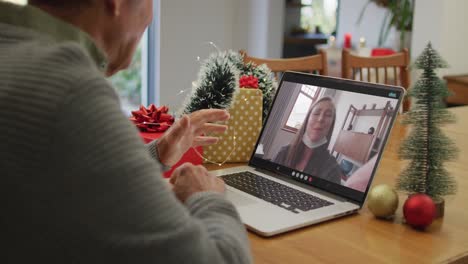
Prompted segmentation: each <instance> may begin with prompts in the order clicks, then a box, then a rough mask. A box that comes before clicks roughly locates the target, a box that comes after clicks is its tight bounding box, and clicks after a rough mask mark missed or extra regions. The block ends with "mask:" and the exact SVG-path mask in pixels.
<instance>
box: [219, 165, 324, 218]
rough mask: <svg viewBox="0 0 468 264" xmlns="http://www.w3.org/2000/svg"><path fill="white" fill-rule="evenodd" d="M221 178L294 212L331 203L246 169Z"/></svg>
mask: <svg viewBox="0 0 468 264" xmlns="http://www.w3.org/2000/svg"><path fill="white" fill-rule="evenodd" d="M221 178H223V180H224V182H225V183H226V184H227V185H229V186H232V187H234V188H236V189H238V190H241V191H243V192H246V193H248V194H250V195H253V196H255V197H257V198H260V199H262V200H264V201H267V202H269V203H272V204H274V205H277V206H279V207H281V208H284V209H286V210H288V211H291V212H294V213H296V214H297V213H299V211H298V210H297V209H299V210H301V211H303V212H307V211H310V210H313V209H317V208H321V207H325V206H329V205H332V204H333V203H331V202H329V201H326V200H324V199H321V198H318V197H316V196H313V195H311V194H308V193H305V192H301V191H299V190H296V189H293V188H291V187H288V186H286V185H283V184H280V183H277V182H275V181H272V180H269V179H267V178H264V177H261V176H259V175H256V174H254V173H251V172H248V171H245V172H239V173H234V174H228V175H225V176H222V177H221Z"/></svg>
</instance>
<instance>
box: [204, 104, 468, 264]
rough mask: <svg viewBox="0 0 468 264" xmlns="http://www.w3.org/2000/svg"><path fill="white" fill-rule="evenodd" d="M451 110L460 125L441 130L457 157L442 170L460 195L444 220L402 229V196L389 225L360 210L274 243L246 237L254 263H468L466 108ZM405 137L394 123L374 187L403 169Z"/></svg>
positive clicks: (451, 201) (448, 204) (448, 205)
mask: <svg viewBox="0 0 468 264" xmlns="http://www.w3.org/2000/svg"><path fill="white" fill-rule="evenodd" d="M450 111H451V112H453V113H454V114H455V115H456V116H457V119H458V122H457V123H456V124H451V125H447V126H445V127H444V131H445V133H446V135H447V136H449V137H450V138H452V139H453V140H454V141H455V142H456V144H457V146H458V148H459V149H460V155H459V159H458V161H456V162H451V163H446V168H447V169H448V171H449V172H450V173H451V175H453V176H454V177H455V178H456V180H457V183H458V192H457V194H456V195H455V196H453V197H447V198H446V207H445V217H444V218H443V219H439V220H436V221H435V222H434V223H433V224H432V225H431V226H430V227H429V228H428V229H427V230H426V231H425V232H421V231H417V230H415V229H413V228H411V227H409V226H407V225H405V224H403V223H402V222H403V219H402V209H401V208H402V204H403V203H404V201H405V198H406V197H405V196H404V195H403V194H402V195H400V205H399V208H398V211H397V215H396V217H395V219H394V220H393V221H384V220H378V219H376V218H374V217H373V216H372V214H371V213H370V212H369V211H368V209H367V206H366V205H364V207H363V209H362V210H361V212H360V213H359V214H356V215H353V216H349V217H345V218H341V219H336V220H333V221H329V222H325V223H322V224H319V225H315V226H310V227H306V228H303V229H300V230H297V231H293V232H290V233H286V234H284V235H280V236H276V237H272V238H262V237H260V236H257V235H256V234H254V233H251V232H249V239H250V242H251V247H252V252H253V255H254V259H255V263H269V264H275V263H278V264H284V263H286V264H293V263H434V262H435V263H451V262H454V263H468V210H467V209H468V191H467V190H468V106H467V107H456V108H451V110H450ZM406 134H407V129H406V128H405V127H403V126H402V125H400V124H399V122H398V121H397V124H396V126H395V128H394V130H393V132H392V134H391V138H390V140H389V144H388V145H387V148H386V150H385V152H384V156H383V159H382V162H381V164H380V166H379V169H378V171H377V175H376V178H375V180H374V183H373V185H376V184H381V183H386V184H391V185H392V186H394V185H395V179H396V178H397V177H398V173H399V172H400V171H401V170H402V169H403V168H404V165H405V164H406V162H403V161H400V160H399V159H398V157H397V151H398V149H399V146H400V143H401V139H402V138H403V137H404V136H405V135H406ZM227 166H233V165H227ZM208 167H210V166H208ZM211 168H214V166H211ZM218 168H219V167H218Z"/></svg>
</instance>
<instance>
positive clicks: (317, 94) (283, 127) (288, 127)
mask: <svg viewBox="0 0 468 264" xmlns="http://www.w3.org/2000/svg"><path fill="white" fill-rule="evenodd" d="M304 86H313V85H305V84H304V85H303V86H302V87H301V90H300V91H299V93H298V94H297V96H296V100H294V104H293V106H292V107H291V109H289V113H288V115H287V116H288V118H286V120H285V121H284V124H283V126H282V129H283V130H285V131H288V132H291V133H297V132H298V131H299V129H297V128H295V127H291V126H288V125H287V123H288V120H289V118H290V117H291V113H292V111H293V109H294V107H295V106H296V104H297V100H298V99H299V96H300V95H301V94H302V95H304V96H306V97H308V98H310V99H311V100H312V102H311V104H310V106H309V108H308V109H307V111H309V110H310V107H311V106H312V105H313V104H314V103H315V101H317V98H318V97H319V95H320V93H321V91H322V88H321V87H318V86H316V87H317V90H316V91H315V94H314V95H313V96H311V95H309V94H307V93H306V92H304V91H303V90H302V89H303V88H304Z"/></svg>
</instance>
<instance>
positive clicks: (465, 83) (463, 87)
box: [444, 74, 468, 105]
mask: <svg viewBox="0 0 468 264" xmlns="http://www.w3.org/2000/svg"><path fill="white" fill-rule="evenodd" d="M444 79H445V80H446V81H447V88H448V89H449V90H450V91H451V92H453V95H452V96H449V97H447V99H446V102H447V104H450V105H468V74H464V75H451V76H445V77H444Z"/></svg>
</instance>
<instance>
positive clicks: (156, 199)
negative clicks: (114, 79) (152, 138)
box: [51, 76, 252, 263]
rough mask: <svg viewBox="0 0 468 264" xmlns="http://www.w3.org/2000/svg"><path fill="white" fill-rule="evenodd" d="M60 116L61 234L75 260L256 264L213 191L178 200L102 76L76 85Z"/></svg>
mask: <svg viewBox="0 0 468 264" xmlns="http://www.w3.org/2000/svg"><path fill="white" fill-rule="evenodd" d="M57 116H58V117H57V125H56V131H54V133H55V134H56V135H57V137H56V138H55V140H54V142H53V144H52V146H53V148H54V149H53V153H54V156H53V162H52V164H51V170H52V171H53V172H54V174H55V175H60V177H57V182H58V183H59V184H60V185H59V186H60V188H57V190H55V192H56V194H55V195H57V197H60V199H57V201H56V202H55V204H54V205H53V206H54V207H55V208H56V210H55V212H56V213H55V214H56V219H57V225H56V227H55V228H56V229H55V232H57V233H60V235H59V236H58V237H61V238H62V240H63V241H62V243H60V244H61V247H62V250H63V252H66V254H67V255H68V256H69V257H70V259H73V260H74V261H71V262H74V263H75V262H77V263H78V262H79V263H82V262H83V263H250V262H251V261H252V260H251V257H250V250H249V243H248V239H247V236H246V231H245V228H244V226H243V224H242V222H241V221H240V218H239V215H238V213H237V212H236V210H235V208H234V207H233V205H232V204H231V203H230V202H228V201H227V200H225V199H224V197H223V196H222V195H219V194H214V193H210V192H206V193H198V194H195V195H193V196H192V197H190V198H189V199H188V200H187V202H186V204H182V203H181V202H179V200H178V199H177V198H176V197H175V195H174V194H173V192H172V191H171V190H170V188H169V187H168V185H167V184H166V182H165V181H164V180H163V179H162V176H161V168H160V165H159V163H158V162H156V161H155V160H154V158H152V157H151V155H150V153H149V152H148V149H147V147H148V146H145V145H144V144H143V142H142V141H141V139H140V138H139V137H138V134H137V132H136V129H135V128H134V126H132V125H131V123H130V122H129V121H128V120H127V118H125V116H124V115H123V114H122V112H121V110H120V107H119V103H118V99H117V97H116V95H115V92H114V91H113V89H112V87H111V86H110V84H109V83H108V82H107V81H106V80H105V79H104V78H103V77H101V76H96V77H94V78H91V77H87V78H82V79H81V80H80V81H79V82H77V83H76V89H72V91H71V92H70V95H69V96H68V97H67V98H66V100H64V104H63V109H62V110H61V111H59V113H58V114H57Z"/></svg>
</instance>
